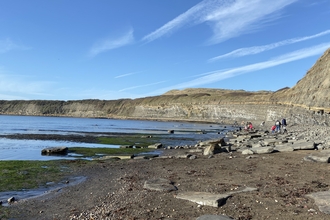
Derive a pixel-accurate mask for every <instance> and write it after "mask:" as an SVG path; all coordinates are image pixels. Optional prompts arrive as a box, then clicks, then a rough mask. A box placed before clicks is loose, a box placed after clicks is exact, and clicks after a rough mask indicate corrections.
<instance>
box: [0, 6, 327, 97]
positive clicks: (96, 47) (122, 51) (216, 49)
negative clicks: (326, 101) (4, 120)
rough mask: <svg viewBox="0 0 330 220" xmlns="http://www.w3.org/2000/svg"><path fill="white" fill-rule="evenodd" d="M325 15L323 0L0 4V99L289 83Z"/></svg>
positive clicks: (312, 57) (306, 65) (322, 31)
mask: <svg viewBox="0 0 330 220" xmlns="http://www.w3.org/2000/svg"><path fill="white" fill-rule="evenodd" d="M329 18H330V1H329V0H317V1H316V0H315V1H314V0H276V1H271V0H249V1H247V0H204V1H201V0H158V1H155V0H98V1H91V0H83V1H81V0H48V1H45V0H30V1H26V0H0V30H1V31H0V99H2V100H22V99H23V100H32V99H33V100H80V99H105V100H114V99H121V98H133V99H134V98H140V97H146V96H155V95H161V94H163V93H165V92H167V91H169V90H172V89H180V90H181V89H185V88H218V89H244V90H247V91H259V90H270V91H276V90H278V89H281V88H283V87H293V86H294V85H295V84H296V83H297V82H298V80H300V79H301V78H302V77H304V75H305V74H306V72H307V71H308V69H310V68H311V67H312V66H313V64H314V63H315V62H316V60H317V59H318V58H319V57H320V56H321V55H322V54H323V53H324V51H325V50H326V49H327V48H330V22H329Z"/></svg>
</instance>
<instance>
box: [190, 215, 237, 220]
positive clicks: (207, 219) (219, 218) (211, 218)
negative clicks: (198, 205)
mask: <svg viewBox="0 0 330 220" xmlns="http://www.w3.org/2000/svg"><path fill="white" fill-rule="evenodd" d="M196 220H233V218H230V217H228V216H226V215H202V216H200V217H198V218H197V219H196Z"/></svg>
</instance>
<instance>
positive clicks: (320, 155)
mask: <svg viewBox="0 0 330 220" xmlns="http://www.w3.org/2000/svg"><path fill="white" fill-rule="evenodd" d="M304 160H305V161H312V162H322V163H329V162H330V150H322V151H318V152H317V153H313V154H311V155H307V156H306V157H304Z"/></svg>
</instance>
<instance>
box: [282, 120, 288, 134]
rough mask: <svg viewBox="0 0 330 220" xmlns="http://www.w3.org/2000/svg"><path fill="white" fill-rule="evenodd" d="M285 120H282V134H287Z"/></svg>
mask: <svg viewBox="0 0 330 220" xmlns="http://www.w3.org/2000/svg"><path fill="white" fill-rule="evenodd" d="M286 125H287V124H286V119H285V118H282V131H283V134H284V133H286V132H288V131H287V130H286Z"/></svg>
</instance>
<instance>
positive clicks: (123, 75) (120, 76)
mask: <svg viewBox="0 0 330 220" xmlns="http://www.w3.org/2000/svg"><path fill="white" fill-rule="evenodd" d="M137 73H141V72H131V73H126V74H122V75H118V76H115V77H114V78H115V79H118V78H122V77H126V76H131V75H134V74H137Z"/></svg>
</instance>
